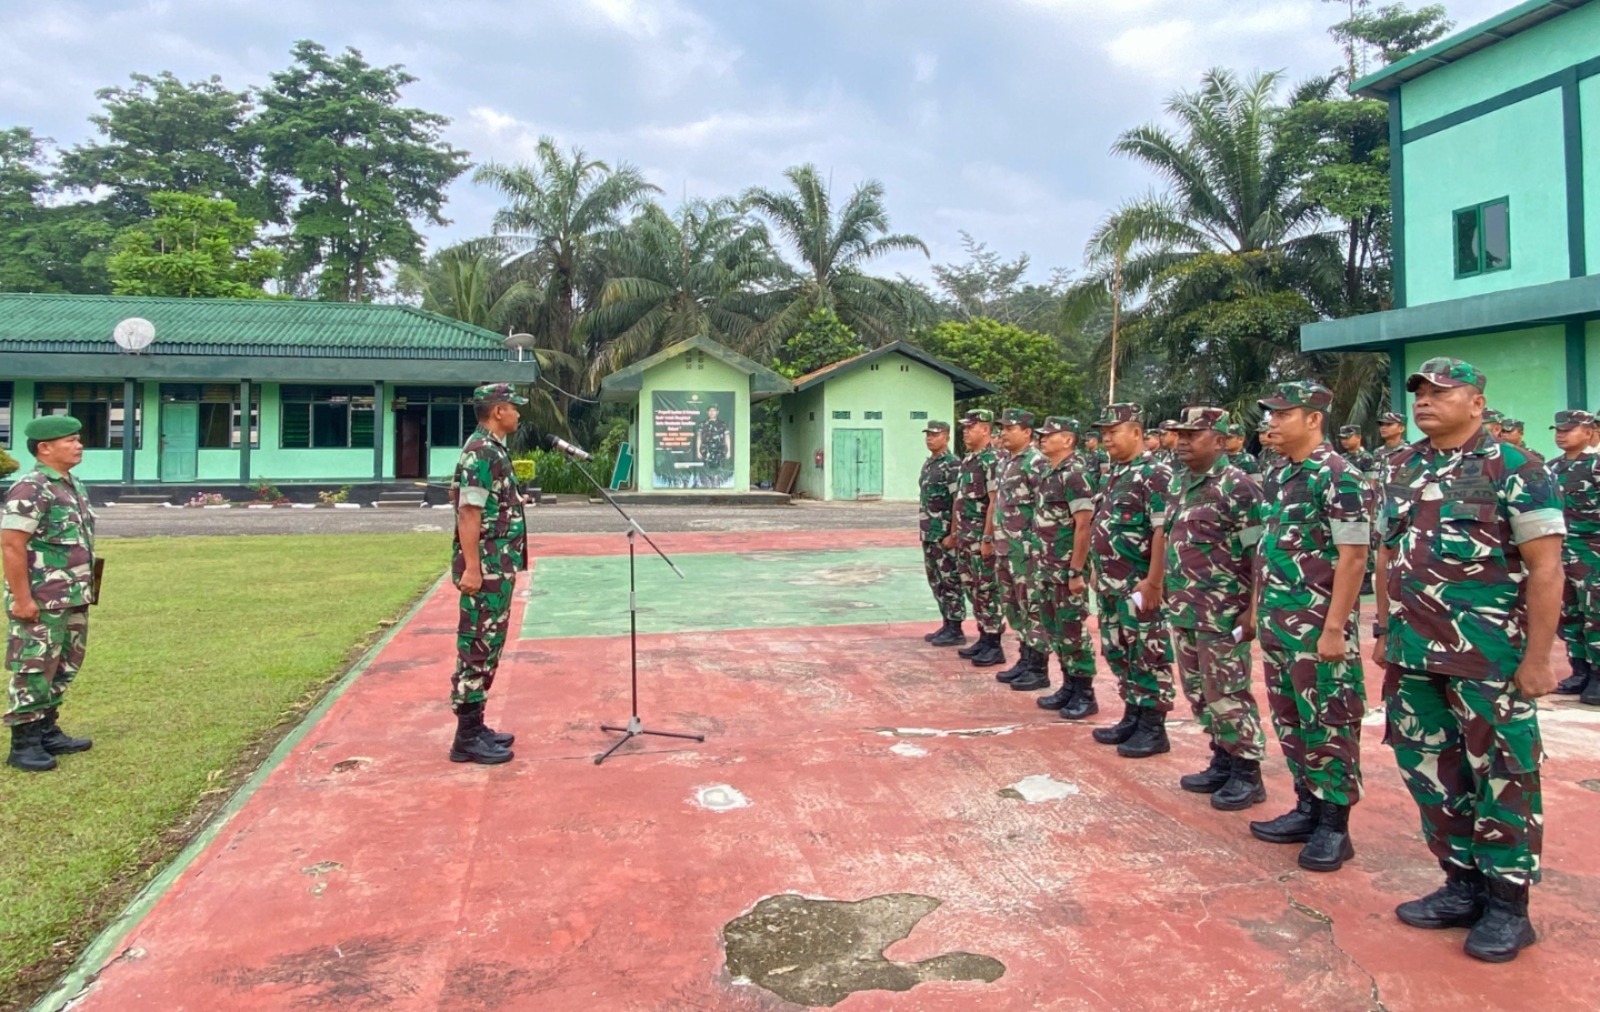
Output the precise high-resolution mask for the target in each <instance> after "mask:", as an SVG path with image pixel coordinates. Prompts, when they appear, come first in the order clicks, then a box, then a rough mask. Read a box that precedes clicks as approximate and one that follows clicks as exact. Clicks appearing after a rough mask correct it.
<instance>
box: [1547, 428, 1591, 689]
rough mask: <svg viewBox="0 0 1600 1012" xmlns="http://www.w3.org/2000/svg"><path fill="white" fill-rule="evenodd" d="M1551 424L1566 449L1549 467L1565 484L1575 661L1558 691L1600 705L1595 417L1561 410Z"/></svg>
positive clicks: (1565, 633)
mask: <svg viewBox="0 0 1600 1012" xmlns="http://www.w3.org/2000/svg"><path fill="white" fill-rule="evenodd" d="M1550 428H1552V429H1554V430H1555V433H1556V446H1557V447H1559V448H1560V449H1561V456H1559V457H1557V458H1556V459H1554V460H1552V461H1551V462H1550V463H1549V464H1547V465H1545V467H1546V470H1548V471H1549V472H1550V476H1551V477H1552V478H1554V479H1555V482H1556V486H1557V487H1558V488H1560V489H1561V502H1562V508H1563V511H1564V513H1565V515H1566V520H1567V537H1566V540H1565V541H1564V542H1563V543H1562V546H1561V565H1562V568H1563V570H1565V572H1566V586H1565V588H1564V592H1563V596H1562V600H1561V626H1560V630H1561V638H1562V639H1563V640H1565V641H1566V644H1567V658H1568V659H1569V660H1570V661H1571V663H1572V675H1571V677H1569V678H1567V679H1565V680H1563V681H1562V682H1561V684H1559V685H1557V686H1556V694H1557V695H1561V696H1581V697H1582V698H1581V700H1580V701H1581V702H1584V703H1588V704H1589V705H1591V706H1594V705H1600V678H1596V677H1595V671H1596V665H1597V664H1600V454H1596V453H1595V452H1594V451H1593V450H1591V449H1589V439H1590V437H1591V436H1592V435H1593V433H1594V429H1595V418H1594V415H1592V414H1590V413H1589V412H1587V411H1557V412H1556V418H1555V424H1554V425H1552V426H1550Z"/></svg>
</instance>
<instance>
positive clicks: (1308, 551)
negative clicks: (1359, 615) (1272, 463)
mask: <svg viewBox="0 0 1600 1012" xmlns="http://www.w3.org/2000/svg"><path fill="white" fill-rule="evenodd" d="M1272 482H1273V484H1274V490H1273V491H1272V492H1264V493H1263V496H1264V497H1263V499H1262V506H1261V515H1262V519H1263V521H1264V523H1263V527H1262V532H1261V545H1260V547H1259V548H1258V549H1257V550H1256V583H1257V585H1258V586H1259V587H1260V588H1261V604H1260V608H1259V610H1258V613H1257V614H1258V617H1259V619H1260V623H1259V624H1260V635H1261V645H1262V646H1263V647H1266V648H1269V649H1279V650H1288V651H1298V652H1311V651H1314V650H1315V649H1316V646H1317V637H1319V636H1321V635H1322V629H1323V627H1324V625H1326V623H1327V620H1328V608H1329V606H1331V605H1332V603H1333V572H1334V563H1335V562H1337V561H1338V559H1339V546H1340V545H1361V546H1362V547H1369V543H1370V541H1371V539H1372V514H1371V511H1370V507H1369V500H1368V496H1367V493H1366V489H1365V488H1364V487H1363V486H1362V483H1361V475H1360V474H1358V473H1357V472H1356V469H1355V468H1354V467H1352V466H1350V463H1349V462H1348V461H1346V460H1345V459H1344V458H1343V457H1341V456H1339V455H1338V454H1337V453H1335V452H1333V447H1332V446H1329V445H1328V444H1327V443H1323V444H1321V445H1320V446H1318V447H1317V448H1316V449H1314V450H1312V451H1311V454H1310V455H1309V456H1308V457H1306V459H1305V460H1302V461H1301V462H1299V463H1298V464H1296V463H1294V462H1292V461H1288V460H1287V459H1286V460H1285V463H1284V464H1283V465H1282V466H1281V467H1280V468H1278V470H1277V472H1276V473H1275V474H1274V475H1273V477H1272ZM1355 615H1356V612H1355V609H1351V612H1350V615H1349V616H1348V617H1347V618H1346V620H1345V627H1346V631H1347V635H1348V633H1349V631H1350V630H1352V629H1353V622H1354V620H1355Z"/></svg>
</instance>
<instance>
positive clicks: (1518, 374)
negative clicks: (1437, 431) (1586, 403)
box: [1406, 327, 1600, 457]
mask: <svg viewBox="0 0 1600 1012" xmlns="http://www.w3.org/2000/svg"><path fill="white" fill-rule="evenodd" d="M1597 339H1600V328H1591V330H1590V333H1589V341H1590V344H1591V346H1592V345H1593V344H1594V343H1595V341H1596V340H1597ZM1566 340H1567V339H1566V330H1565V328H1562V327H1540V328H1537V329H1534V330H1518V331H1511V332H1509V333H1503V334H1479V335H1476V336H1473V337H1455V338H1450V339H1448V340H1443V341H1418V342H1415V343H1413V344H1408V345H1406V374H1407V375H1410V374H1411V373H1413V372H1415V371H1416V370H1417V368H1418V367H1419V366H1421V365H1422V363H1423V362H1425V361H1427V360H1428V359H1430V358H1434V357H1436V356H1441V355H1443V356H1449V357H1451V358H1459V359H1465V360H1466V361H1468V362H1471V363H1472V364H1473V365H1475V366H1477V367H1478V368H1479V369H1481V370H1483V372H1484V375H1486V376H1487V377H1488V380H1489V382H1488V385H1487V386H1486V387H1485V388H1484V395H1485V397H1486V398H1487V400H1488V402H1489V406H1490V407H1491V408H1494V409H1495V410H1496V411H1500V412H1502V413H1503V414H1507V415H1510V416H1511V417H1513V418H1520V419H1522V421H1523V422H1525V423H1526V424H1527V432H1526V442H1527V444H1528V445H1529V446H1530V447H1532V448H1533V449H1535V450H1537V451H1539V452H1540V453H1541V454H1543V455H1544V456H1546V457H1549V456H1551V455H1552V454H1554V453H1555V452H1556V448H1555V445H1556V444H1555V440H1554V439H1552V438H1551V434H1550V422H1551V419H1552V418H1553V417H1554V416H1555V413H1556V412H1557V411H1561V410H1563V409H1564V408H1566V406H1567V373H1566V346H1567V345H1566ZM1594 363H1595V358H1594V357H1593V353H1591V356H1590V358H1589V370H1590V373H1591V377H1592V375H1593V370H1594ZM1590 383H1591V386H1590V390H1591V391H1592V390H1594V389H1596V388H1595V387H1594V386H1593V385H1592V384H1593V379H1592V378H1591V380H1590ZM1591 399H1592V395H1591ZM1411 402H1412V398H1411V396H1410V395H1409V394H1408V395H1407V396H1406V417H1407V418H1408V419H1409V418H1410V417H1411ZM1421 436H1422V433H1421V432H1420V431H1419V430H1418V429H1417V427H1416V425H1415V423H1412V424H1411V425H1410V426H1409V435H1408V437H1407V438H1409V439H1418V438H1421Z"/></svg>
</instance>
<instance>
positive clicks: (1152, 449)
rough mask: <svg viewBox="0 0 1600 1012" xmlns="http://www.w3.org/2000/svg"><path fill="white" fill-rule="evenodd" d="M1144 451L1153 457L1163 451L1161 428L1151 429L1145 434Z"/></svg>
mask: <svg viewBox="0 0 1600 1012" xmlns="http://www.w3.org/2000/svg"><path fill="white" fill-rule="evenodd" d="M1144 452H1145V453H1148V454H1150V456H1152V457H1156V456H1159V455H1160V453H1161V430H1159V429H1151V430H1150V431H1149V432H1146V433H1145V434H1144Z"/></svg>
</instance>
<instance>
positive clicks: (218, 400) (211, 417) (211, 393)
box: [161, 383, 261, 450]
mask: <svg viewBox="0 0 1600 1012" xmlns="http://www.w3.org/2000/svg"><path fill="white" fill-rule="evenodd" d="M161 403H163V404H199V405H200V416H199V417H200V433H199V438H200V449H202V450H237V449H238V448H239V423H240V422H241V421H242V419H241V418H240V412H239V387H238V385H237V384H234V383H163V384H161ZM250 445H251V446H253V447H259V446H260V445H261V385H260V384H259V383H252V384H250Z"/></svg>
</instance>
